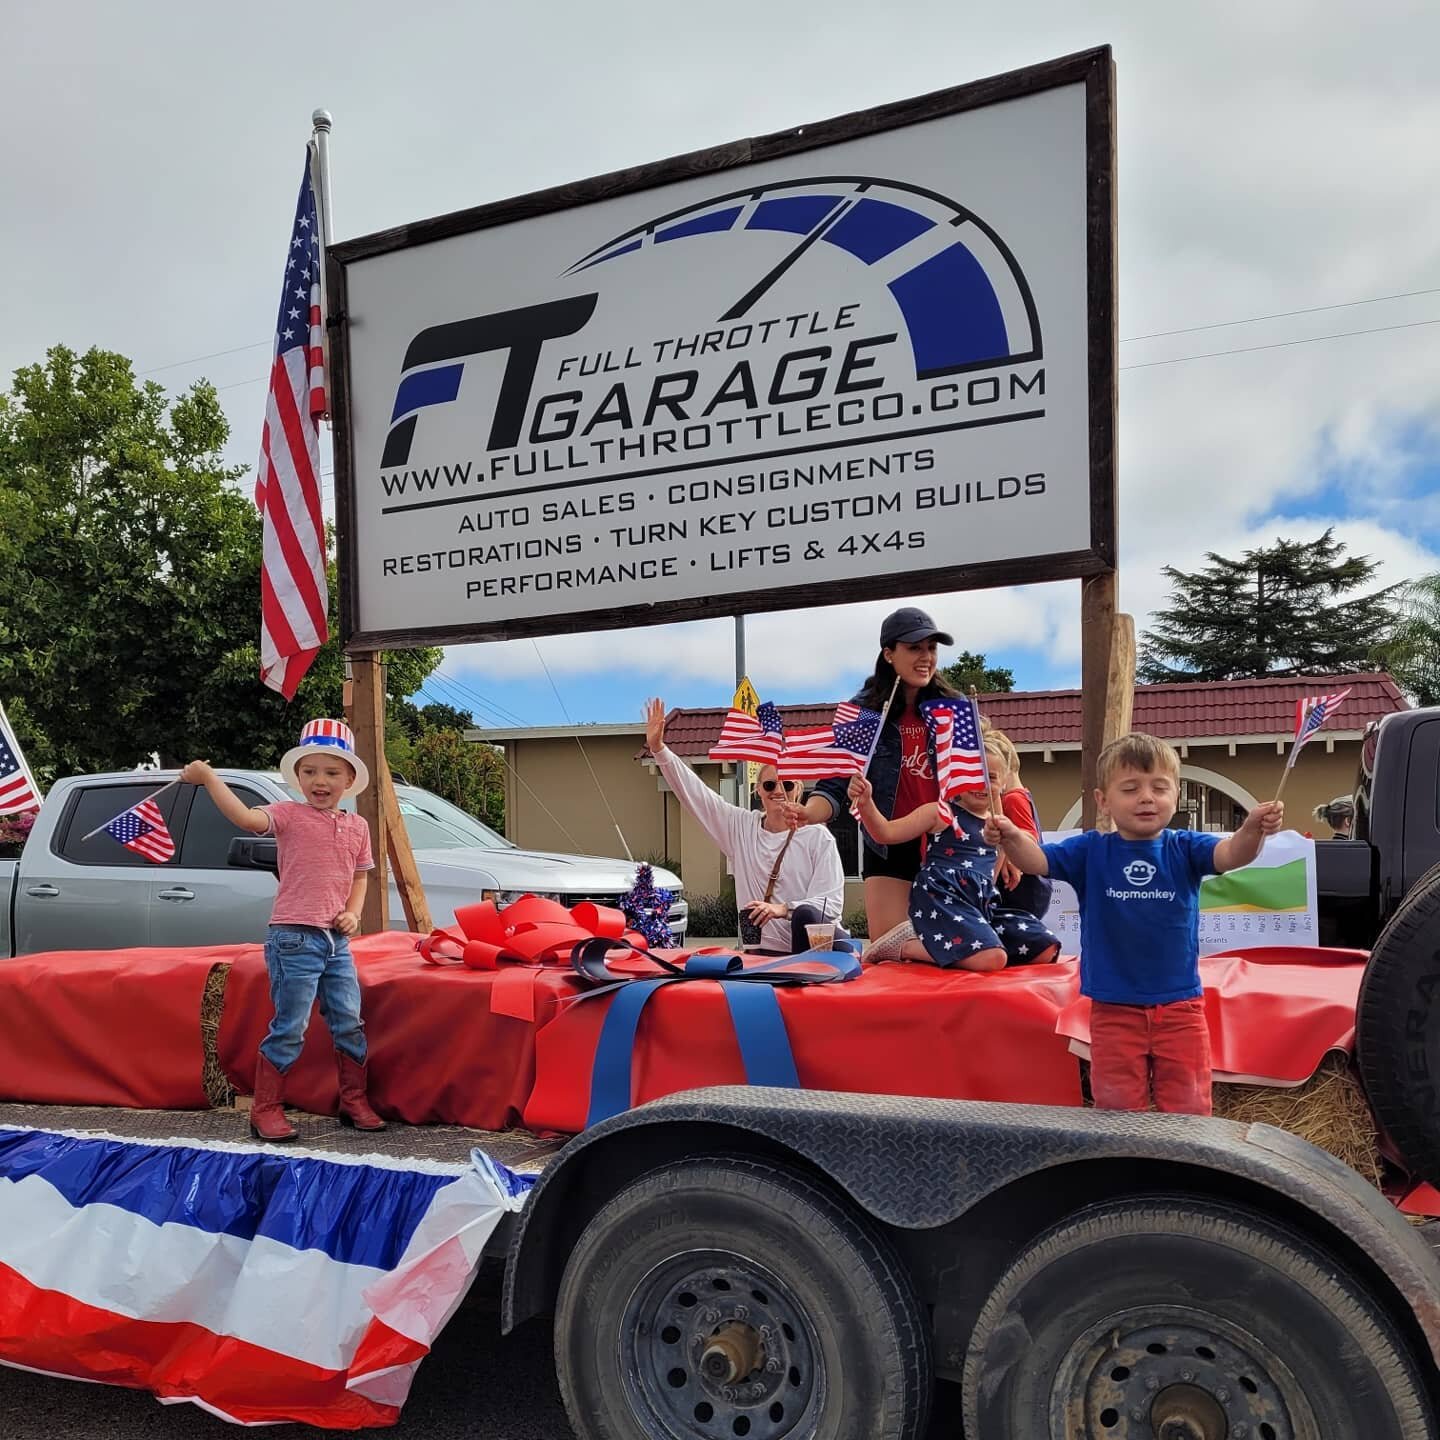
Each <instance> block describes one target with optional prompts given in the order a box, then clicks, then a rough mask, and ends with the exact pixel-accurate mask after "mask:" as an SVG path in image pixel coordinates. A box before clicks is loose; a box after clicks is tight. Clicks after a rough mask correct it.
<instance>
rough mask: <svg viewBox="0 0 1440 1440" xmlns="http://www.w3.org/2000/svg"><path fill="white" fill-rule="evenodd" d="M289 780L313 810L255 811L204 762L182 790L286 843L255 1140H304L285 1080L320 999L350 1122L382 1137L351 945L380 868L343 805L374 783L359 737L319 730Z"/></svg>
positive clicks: (189, 770) (288, 759)
mask: <svg viewBox="0 0 1440 1440" xmlns="http://www.w3.org/2000/svg"><path fill="white" fill-rule="evenodd" d="M280 773H281V774H282V775H284V777H285V778H286V780H288V781H289V782H290V784H291V786H292V787H293V788H294V789H296V790H298V791H299V792H300V793H301V794H302V795H303V796H304V797H305V799H304V801H303V802H301V801H296V800H287V801H284V802H282V803H280V804H278V805H262V806H258V807H251V806H249V805H246V804H245V802H244V801H243V800H241V799H240V797H239V796H238V795H236V794H235V792H234V791H233V790H231V788H230V787H229V786H228V785H227V784H226V783H225V782H224V781H223V780H222V779H221V778H220V777H219V776H218V775H217V774H216V773H215V772H214V771H213V770H212V769H211V768H210V766H209V765H207V764H206V763H205V761H203V760H192V761H191V762H190V763H189V764H188V765H187V766H186V767H185V768H184V769H183V770H182V771H181V772H180V778H181V779H182V780H183V781H185V782H186V783H187V784H190V785H203V786H204V787H205V789H206V790H208V791H209V792H210V798H211V799H212V800H214V802H215V808H216V809H217V810H219V811H220V813H221V814H222V815H223V816H224V817H225V818H226V819H227V820H228V821H230V823H231V824H232V825H238V826H239V827H240V828H241V829H242V830H249V831H251V832H253V833H254V834H256V835H264V834H266V833H269V834H271V835H274V837H275V839H276V841H277V842H278V849H279V858H280V887H279V889H278V890H277V891H276V894H275V907H274V909H273V910H272V911H271V912H270V932H269V937H268V938H267V939H266V941H265V966H266V968H267V969H268V970H269V972H270V996H271V1000H272V1002H273V1004H274V1006H275V1015H274V1018H273V1019H272V1020H271V1021H270V1030H269V1033H268V1034H267V1035H266V1036H265V1038H264V1039H263V1040H262V1041H261V1042H260V1053H259V1055H258V1056H257V1057H256V1061H255V1098H254V1101H253V1103H252V1105H251V1107H250V1129H251V1130H252V1131H253V1132H254V1134H255V1136H256V1137H257V1138H258V1139H261V1140H293V1139H294V1138H295V1136H296V1134H297V1133H298V1132H297V1131H296V1130H295V1128H294V1127H293V1126H292V1125H291V1124H290V1123H289V1122H288V1121H287V1120H286V1119H285V1109H284V1098H285V1072H286V1071H287V1070H288V1069H289V1068H290V1067H291V1065H293V1064H294V1063H295V1061H296V1060H297V1059H299V1057H300V1049H301V1046H302V1045H303V1044H304V1043H305V1027H306V1026H307V1025H308V1024H309V1021H310V1009H311V1007H312V1006H313V1005H314V1003H315V998H316V996H317V995H318V996H319V999H320V1013H321V1015H322V1016H324V1018H325V1023H326V1025H328V1026H329V1028H330V1038H331V1039H332V1040H333V1041H334V1044H335V1058H336V1063H337V1065H338V1067H339V1072H340V1118H341V1120H342V1121H344V1122H346V1123H348V1124H351V1125H354V1126H355V1128H356V1129H358V1130H383V1129H384V1128H385V1122H384V1121H383V1120H382V1119H381V1118H380V1117H379V1116H378V1115H377V1114H376V1113H375V1112H374V1110H372V1109H371V1108H370V1103H369V1101H368V1100H367V1099H366V1094H365V1092H366V1068H365V1057H366V1053H367V1052H366V1045H365V1027H364V1022H363V1021H362V1020H361V1019H360V982H359V980H358V978H357V977H356V974H355V961H354V959H353V957H352V956H351V954H350V943H349V937H350V936H351V935H354V934H355V933H356V932H357V931H358V930H359V929H360V907H361V905H362V904H363V903H364V900H365V882H366V878H367V872H369V871H370V870H372V869H373V868H374V864H375V862H374V860H373V858H372V857H371V854H370V829H369V827H368V826H367V825H366V824H365V822H364V821H363V820H362V819H361V818H360V817H359V816H358V815H354V814H351V813H350V812H349V811H346V810H341V809H340V808H339V807H340V802H341V801H342V800H343V799H344V798H345V797H346V796H347V795H354V794H356V793H357V792H358V791H360V790H363V789H364V788H365V786H366V785H368V784H369V783H370V777H369V774H368V772H367V770H366V768H365V762H364V761H363V760H361V759H360V757H359V756H358V755H356V753H355V737H354V736H353V735H352V734H351V733H350V728H349V726H347V725H343V724H341V722H340V721H338V720H312V721H311V722H310V723H309V724H308V725H307V726H306V727H305V728H304V729H303V730H302V731H301V732H300V743H299V744H298V745H297V746H295V748H294V749H293V750H288V751H286V753H285V758H284V759H283V760H281V762H280Z"/></svg>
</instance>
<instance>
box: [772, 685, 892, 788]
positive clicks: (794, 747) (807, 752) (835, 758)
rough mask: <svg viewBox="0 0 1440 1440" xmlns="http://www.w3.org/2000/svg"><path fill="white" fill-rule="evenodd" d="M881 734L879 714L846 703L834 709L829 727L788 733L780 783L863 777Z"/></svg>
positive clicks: (823, 726)
mask: <svg viewBox="0 0 1440 1440" xmlns="http://www.w3.org/2000/svg"><path fill="white" fill-rule="evenodd" d="M879 734H880V712H879V711H878V710H862V709H861V708H860V706H858V705H854V704H851V703H850V702H849V701H846V702H845V703H844V704H843V705H839V706H837V707H836V710H835V714H834V715H833V716H832V717H831V719H830V723H829V724H828V725H820V726H817V727H816V728H815V729H813V730H789V731H787V732H786V734H785V753H784V754H783V755H782V756H781V757H780V764H779V770H780V778H781V779H782V780H823V779H826V778H828V777H832V776H837V775H840V776H843V775H863V774H864V773H865V766H866V764H867V763H868V762H869V759H870V756H871V755H872V754H873V753H874V751H875V741H876V739H877V738H878V737H879Z"/></svg>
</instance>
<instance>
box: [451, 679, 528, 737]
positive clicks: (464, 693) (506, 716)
mask: <svg viewBox="0 0 1440 1440" xmlns="http://www.w3.org/2000/svg"><path fill="white" fill-rule="evenodd" d="M428 679H434V680H438V681H441V682H442V683H443V684H444V685H445V687H446V688H447V689H448V690H449V692H450V693H451V694H452V695H458V696H459V697H460V699H462V700H464V701H465V702H466V703H467V704H469V705H472V706H475V707H478V708H480V709H483V710H488V711H490V712H491V713H492V714H493V715H494V716H495V718H496V719H498V720H499V721H501V722H502V724H505V725H522V726H523V725H526V724H528V722H527V721H526V720H524V719H523V718H522V717H521V716H519V715H517V714H516V713H515V712H514V711H513V710H511V709H509V708H507V707H506V706H504V705H502V704H500V702H499V701H498V700H491V699H490V698H489V697H488V696H486V695H483V694H482V693H481V692H480V691H478V690H476V689H474V688H473V687H471V686H469V685H466V684H464V683H463V682H461V681H460V680H458V679H456V678H455V677H454V676H453V675H447V674H446V673H445V671H443V670H440V669H435V670H432V671H431V672H430V675H429V676H428V677H427V680H428Z"/></svg>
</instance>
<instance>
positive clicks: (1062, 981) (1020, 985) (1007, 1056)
mask: <svg viewBox="0 0 1440 1440" xmlns="http://www.w3.org/2000/svg"><path fill="white" fill-rule="evenodd" d="M782 963H783V964H785V965H786V966H789V967H791V968H800V967H802V966H803V965H804V963H805V957H803V956H796V957H791V958H787V959H786V960H785V961H784V962H782ZM625 964H626V962H623V961H622V962H619V964H618V965H616V966H614V967H613V968H624V967H625ZM634 968H635V969H636V971H637V974H641V976H642V978H645V975H644V972H643V971H642V970H641V967H639V966H636V967H634ZM651 973H652V976H653V972H651ZM622 993H623V992H622V991H619V990H617V991H615V992H613V993H612V994H611V995H609V996H603V995H602V996H599V997H598V998H595V999H586V1000H581V1001H579V1002H571V1003H567V1004H566V1005H565V1006H563V1007H562V1009H561V1011H560V1013H559V1014H558V1015H557V1016H556V1017H555V1018H554V1019H553V1020H552V1021H551V1022H550V1023H549V1024H547V1025H546V1026H545V1027H544V1028H543V1029H542V1030H540V1032H539V1034H538V1035H537V1036H536V1052H535V1060H536V1070H535V1087H534V1089H533V1091H532V1092H531V1095H530V1102H529V1104H528V1105H527V1106H526V1107H525V1123H526V1125H527V1126H529V1127H530V1128H531V1129H533V1130H541V1131H559V1132H563V1133H570V1132H574V1131H578V1130H581V1129H583V1128H584V1127H585V1125H586V1123H587V1121H588V1120H589V1119H590V1118H591V1115H592V1110H593V1106H592V1084H593V1076H594V1073H595V1069H596V1056H597V1050H598V1047H599V1044H600V1040H601V1032H602V1029H603V1028H604V1025H605V1020H606V1010H607V1007H608V1006H610V1005H612V1004H614V1003H615V1001H616V999H617V998H619V996H620V995H621V994H622ZM1078 993H1079V977H1078V974H1077V973H1076V967H1075V966H1074V965H1073V964H1063V963H1062V964H1059V965H1043V966H1033V967H1027V968H1025V969H1020V970H1011V971H1005V972H1001V973H999V974H995V975H974V974H970V973H968V972H966V971H960V970H948V971H947V970H936V969H933V968H931V967H930V966H928V965H888V964H887V965H872V966H867V967H866V969H865V971H864V975H863V978H861V979H860V980H859V981H858V982H857V983H854V984H820V985H808V986H803V987H797V988H788V987H787V988H781V989H778V990H776V991H775V992H774V994H775V998H776V1000H777V1002H778V1007H779V1012H780V1015H781V1016H782V1018H783V1022H784V1028H785V1031H786V1033H787V1035H788V1039H789V1046H790V1051H791V1053H792V1054H793V1057H794V1066H795V1071H796V1073H797V1076H798V1079H799V1083H800V1084H801V1085H802V1086H804V1087H806V1088H807V1089H815V1090H849V1091H857V1092H861V1093H870V1094H879V1095H919V1096H931V1097H935V1098H940V1099H962V1100H1010V1101H1023V1102H1028V1103H1031V1104H1037V1105H1078V1104H1080V1100H1081V1096H1080V1076H1079V1067H1078V1066H1077V1065H1076V1063H1075V1058H1074V1056H1072V1055H1071V1054H1070V1053H1069V1050H1068V1047H1067V1044H1066V1042H1065V1040H1063V1039H1062V1038H1060V1037H1059V1036H1057V1035H1056V1033H1055V1021H1056V1017H1057V1016H1058V1015H1059V1013H1060V1011H1061V1010H1062V1009H1063V1008H1064V1007H1065V1006H1066V1005H1068V1004H1069V1003H1070V1001H1071V1000H1073V999H1074V997H1075V996H1076V995H1077V994H1078ZM630 1060H631V1076H630V1083H631V1100H632V1103H634V1104H636V1105H638V1104H641V1103H643V1102H644V1101H646V1100H654V1099H657V1098H659V1097H660V1096H662V1095H670V1094H673V1093H675V1092H676V1091H678V1090H688V1089H692V1088H695V1087H698V1086H704V1085H737V1084H744V1083H745V1082H746V1079H747V1070H746V1065H745V1062H744V1058H743V1057H742V1053H741V1046H740V1044H739V1042H738V1041H737V1039H736V1034H735V1029H734V1025H733V1023H732V1017H731V1013H730V1006H729V1002H728V1000H727V995H726V985H725V982H724V981H719V982H717V981H715V980H713V979H705V980H700V981H698V982H692V983H686V984H671V985H667V986H666V987H665V988H664V989H663V990H662V991H660V992H659V993H657V994H656V995H655V997H654V999H653V1001H652V1003H650V1004H649V1005H647V1006H646V1007H645V1009H644V1012H643V1013H642V1014H641V1015H640V1017H639V1022H638V1025H637V1026H636V1029H635V1036H634V1047H633V1052H632V1055H631V1057H630Z"/></svg>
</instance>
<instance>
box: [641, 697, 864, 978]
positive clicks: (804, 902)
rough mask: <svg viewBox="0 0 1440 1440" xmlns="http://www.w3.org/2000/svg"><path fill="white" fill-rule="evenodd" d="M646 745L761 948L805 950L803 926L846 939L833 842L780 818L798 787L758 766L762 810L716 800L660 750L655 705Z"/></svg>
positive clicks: (648, 716) (820, 831)
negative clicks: (708, 843)
mask: <svg viewBox="0 0 1440 1440" xmlns="http://www.w3.org/2000/svg"><path fill="white" fill-rule="evenodd" d="M645 739H646V743H647V744H648V745H649V747H650V753H651V755H652V756H654V758H655V763H656V764H657V765H658V766H659V767H660V773H661V774H662V775H663V776H664V777H665V779H666V781H667V782H668V783H669V785H670V788H671V789H672V790H673V791H674V792H675V796H676V798H677V799H678V800H679V801H680V803H681V804H682V805H683V806H684V807H685V808H686V809H687V810H688V811H689V812H690V813H691V814H692V815H693V816H694V817H695V818H696V820H698V821H699V822H700V825H701V827H702V828H703V829H704V831H705V833H706V834H707V835H708V836H709V837H710V838H711V839H712V840H713V841H714V842H715V843H716V844H717V845H718V846H719V847H720V849H721V850H722V851H723V852H724V855H725V858H726V859H727V860H728V861H729V862H730V871H731V874H733V875H734V876H735V899H736V902H737V904H738V905H739V908H740V910H741V911H742V912H745V913H748V914H749V916H750V919H751V920H752V921H753V922H754V923H755V924H757V925H759V926H760V927H761V930H760V948H761V949H763V950H767V951H771V952H773V953H775V954H777V955H793V954H796V953H798V952H800V951H802V950H808V949H809V948H810V947H809V942H808V941H807V939H806V935H805V927H806V926H807V925H814V924H818V923H819V922H820V921H821V920H822V919H824V920H826V921H832V922H834V923H835V933H836V935H837V936H844V935H845V934H846V932H845V930H844V929H843V928H842V927H841V926H840V924H839V920H840V910H841V906H842V903H843V901H844V899H845V871H844V869H843V867H842V866H841V864H840V852H839V850H838V849H836V847H835V837H834V836H833V835H831V833H830V832H829V830H827V829H826V828H825V827H824V826H823V825H805V826H802V827H801V828H799V829H795V828H793V827H792V825H791V823H790V821H789V820H788V819H786V815H785V802H786V801H787V800H789V801H794V802H795V803H798V802H799V800H800V791H801V788H802V787H801V782H800V781H798V780H790V781H785V780H781V779H780V777H779V775H778V774H777V773H776V770H775V767H774V766H773V765H765V766H762V767H761V770H760V775H759V780H758V781H757V786H756V788H757V790H758V792H759V795H760V802H761V809H760V811H759V812H758V813H757V812H755V811H753V810H742V809H741V808H740V807H739V806H738V805H731V804H730V803H729V801H727V800H722V799H721V798H720V796H719V795H717V794H716V793H715V792H714V791H713V790H712V789H711V788H710V787H709V786H708V785H707V784H706V783H705V782H704V781H703V780H702V779H701V778H700V777H699V776H698V775H697V774H696V773H695V772H694V771H693V770H692V769H691V768H690V767H689V766H688V765H687V764H686V763H685V762H684V761H683V760H682V759H681V758H680V757H679V756H678V755H677V754H675V752H674V751H673V750H668V749H666V747H665V706H664V704H663V703H662V702H661V701H659V700H648V701H646V703H645ZM777 861H779V870H778V871H776V868H775V867H776V862H777ZM772 873H774V874H775V884H774V886H773V888H772V887H771V886H770V876H771V874H772ZM767 889H770V890H771V898H770V899H769V900H766V898H765V892H766V890H767Z"/></svg>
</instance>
